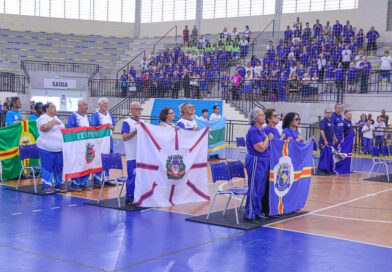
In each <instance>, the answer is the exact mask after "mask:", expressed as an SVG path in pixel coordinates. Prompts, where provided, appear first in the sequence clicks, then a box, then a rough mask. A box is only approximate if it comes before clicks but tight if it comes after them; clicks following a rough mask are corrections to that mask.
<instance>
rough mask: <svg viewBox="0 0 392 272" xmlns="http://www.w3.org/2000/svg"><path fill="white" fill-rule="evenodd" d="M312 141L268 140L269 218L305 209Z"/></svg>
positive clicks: (309, 177) (310, 171) (310, 174)
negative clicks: (269, 154)
mask: <svg viewBox="0 0 392 272" xmlns="http://www.w3.org/2000/svg"><path fill="white" fill-rule="evenodd" d="M312 151H313V140H311V141H310V142H308V143H305V144H304V143H299V142H296V141H282V140H272V141H271V164H270V165H271V168H270V172H269V183H270V189H269V210H270V215H279V214H286V213H291V212H295V211H297V210H300V209H302V208H303V207H304V206H305V203H306V200H307V198H308V193H309V187H310V180H311V176H312V165H313V163H312Z"/></svg>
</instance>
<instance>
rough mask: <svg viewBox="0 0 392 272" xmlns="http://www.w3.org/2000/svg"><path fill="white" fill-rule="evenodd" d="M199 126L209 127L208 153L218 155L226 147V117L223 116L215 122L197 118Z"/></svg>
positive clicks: (200, 127)
mask: <svg viewBox="0 0 392 272" xmlns="http://www.w3.org/2000/svg"><path fill="white" fill-rule="evenodd" d="M196 121H197V127H198V128H199V129H202V128H205V127H208V128H209V129H210V130H209V133H208V155H218V154H220V153H222V152H223V151H224V150H225V148H226V143H225V131H226V118H221V119H218V120H215V121H213V122H207V121H203V120H200V119H196Z"/></svg>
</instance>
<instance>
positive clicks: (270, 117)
mask: <svg viewBox="0 0 392 272" xmlns="http://www.w3.org/2000/svg"><path fill="white" fill-rule="evenodd" d="M265 120H266V123H267V126H265V127H264V128H263V131H264V133H265V135H267V136H268V137H269V138H270V139H280V133H279V130H278V129H277V128H276V126H277V125H278V123H279V115H278V113H277V112H276V110H275V109H267V110H266V111H265Z"/></svg>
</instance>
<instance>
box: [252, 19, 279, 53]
mask: <svg viewBox="0 0 392 272" xmlns="http://www.w3.org/2000/svg"><path fill="white" fill-rule="evenodd" d="M271 25H272V38H273V37H274V36H275V20H274V19H272V20H271V21H270V22H269V23H268V25H266V26H265V27H264V29H263V30H262V31H261V32H260V33H259V34H258V35H257V36H256V37H255V38H254V39H253V40H252V42H251V43H250V48H251V50H250V51H251V56H253V55H254V52H255V46H256V45H257V43H258V42H259V43H260V44H261V41H258V40H259V39H260V38H262V37H263V36H264V35H265V33H266V32H267V29H268V28H269V27H270V26H271Z"/></svg>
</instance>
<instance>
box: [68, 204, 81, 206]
mask: <svg viewBox="0 0 392 272" xmlns="http://www.w3.org/2000/svg"><path fill="white" fill-rule="evenodd" d="M76 206H79V205H78V204H69V205H68V207H76Z"/></svg>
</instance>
